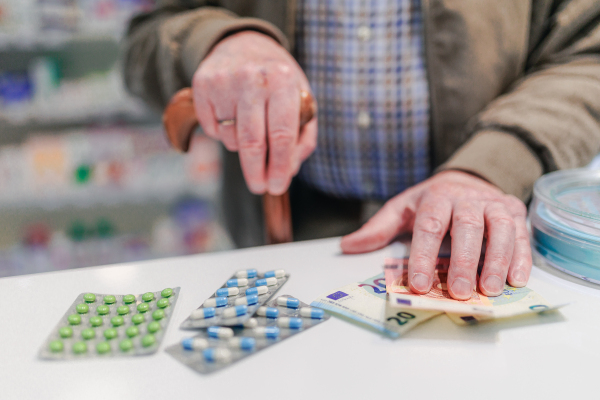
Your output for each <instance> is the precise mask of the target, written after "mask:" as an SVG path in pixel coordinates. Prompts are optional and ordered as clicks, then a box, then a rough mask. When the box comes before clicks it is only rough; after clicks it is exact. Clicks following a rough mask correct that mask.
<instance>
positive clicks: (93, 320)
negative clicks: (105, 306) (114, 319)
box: [90, 316, 102, 327]
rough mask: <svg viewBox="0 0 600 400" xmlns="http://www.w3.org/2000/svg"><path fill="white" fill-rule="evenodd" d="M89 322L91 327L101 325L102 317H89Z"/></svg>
mask: <svg viewBox="0 0 600 400" xmlns="http://www.w3.org/2000/svg"><path fill="white" fill-rule="evenodd" d="M90 324H91V325H92V326H93V327H97V326H101V325H102V317H98V316H94V317H91V318H90Z"/></svg>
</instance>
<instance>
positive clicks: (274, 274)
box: [263, 269, 285, 278]
mask: <svg viewBox="0 0 600 400" xmlns="http://www.w3.org/2000/svg"><path fill="white" fill-rule="evenodd" d="M284 276H285V270H283V269H276V270H273V271H267V272H265V273H264V275H263V277H264V278H283V277H284Z"/></svg>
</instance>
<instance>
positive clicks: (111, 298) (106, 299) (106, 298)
mask: <svg viewBox="0 0 600 400" xmlns="http://www.w3.org/2000/svg"><path fill="white" fill-rule="evenodd" d="M103 300H104V304H115V302H116V301H117V298H116V297H115V296H113V295H112V294H109V295H106V296H104V299H103Z"/></svg>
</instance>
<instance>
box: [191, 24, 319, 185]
mask: <svg viewBox="0 0 600 400" xmlns="http://www.w3.org/2000/svg"><path fill="white" fill-rule="evenodd" d="M192 90H193V94H194V106H195V111H196V116H197V118H198V121H199V122H200V125H202V129H203V130H204V133H205V134H206V135H208V136H210V137H212V138H214V139H217V140H220V141H221V142H223V144H224V145H225V147H226V148H227V149H228V150H229V151H237V152H239V156H240V163H241V166H242V171H243V173H244V178H245V179H246V183H247V185H248V188H249V189H250V191H251V192H253V193H255V194H263V193H265V192H269V193H271V194H273V195H280V194H283V193H284V192H285V191H286V190H287V188H288V186H289V184H290V182H291V179H292V177H293V176H294V175H296V174H297V173H298V170H299V169H300V165H301V163H302V162H303V161H304V160H305V159H306V158H307V157H308V156H309V155H310V154H311V153H312V152H313V150H314V149H315V147H316V144H317V121H316V118H313V119H312V120H311V121H310V122H309V123H307V124H306V125H305V126H304V127H303V128H302V130H301V131H300V130H299V126H300V91H302V90H305V91H307V92H309V93H310V87H309V84H308V80H307V79H306V76H305V75H304V72H302V69H301V68H300V66H299V65H298V63H296V61H295V60H294V58H293V57H292V56H291V55H290V54H289V53H288V52H287V51H286V50H285V49H284V48H283V47H282V46H281V45H279V44H278V43H277V42H275V40H273V39H271V38H270V37H268V36H266V35H263V34H262V33H258V32H252V31H244V32H240V33H237V34H234V35H232V36H229V37H227V38H225V39H223V40H222V41H221V42H219V43H218V44H217V45H216V46H215V47H214V48H213V49H212V51H211V52H210V53H209V54H208V56H207V57H206V58H205V59H204V60H203V61H202V63H201V64H200V66H199V67H198V70H196V73H195V74H194V78H193V81H192ZM231 119H235V120H236V123H235V124H233V125H222V124H219V122H218V121H221V120H231ZM267 148H268V160H267Z"/></svg>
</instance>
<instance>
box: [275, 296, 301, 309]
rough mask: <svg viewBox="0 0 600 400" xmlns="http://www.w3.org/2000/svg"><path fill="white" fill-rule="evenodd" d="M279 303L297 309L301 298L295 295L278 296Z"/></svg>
mask: <svg viewBox="0 0 600 400" xmlns="http://www.w3.org/2000/svg"><path fill="white" fill-rule="evenodd" d="M277 305H278V306H281V307H287V308H293V309H296V308H298V307H300V300H298V299H296V298H293V297H283V296H281V297H278V298H277Z"/></svg>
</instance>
